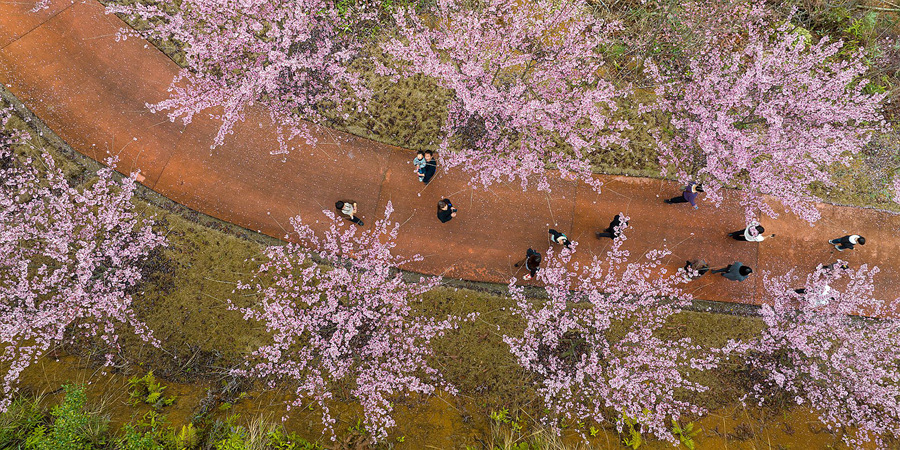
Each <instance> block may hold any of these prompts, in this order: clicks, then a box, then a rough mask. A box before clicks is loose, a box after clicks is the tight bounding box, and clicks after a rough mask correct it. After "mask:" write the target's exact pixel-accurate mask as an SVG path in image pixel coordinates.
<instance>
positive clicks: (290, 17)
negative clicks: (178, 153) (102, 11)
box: [107, 0, 374, 153]
mask: <svg viewBox="0 0 900 450" xmlns="http://www.w3.org/2000/svg"><path fill="white" fill-rule="evenodd" d="M107 12H109V13H119V14H125V15H127V16H132V17H136V18H140V19H142V20H145V21H147V22H148V23H149V24H150V28H149V29H148V30H146V31H144V32H142V34H143V35H144V36H146V37H149V38H157V39H161V40H174V41H175V42H178V43H179V44H181V45H182V46H183V49H184V53H185V60H186V64H187V68H186V69H184V70H182V71H181V73H180V74H179V75H178V76H177V77H176V78H175V80H174V81H173V83H172V86H171V88H170V91H171V92H172V97H171V98H169V99H167V100H163V101H161V102H159V103H157V104H153V105H148V107H149V108H150V109H151V110H152V111H169V119H170V120H172V121H174V120H175V119H176V118H178V117H181V118H182V120H183V121H184V123H185V124H187V123H190V122H191V120H192V118H193V117H194V115H195V114H197V113H200V112H201V111H209V112H210V113H211V114H212V115H213V116H214V117H215V118H217V119H218V120H221V121H222V125H221V127H220V128H219V131H218V134H217V135H216V137H215V141H214V142H213V145H212V148H215V147H216V146H219V145H221V144H222V143H223V142H224V141H225V138H226V136H227V135H228V134H230V133H231V132H232V129H233V128H234V125H235V124H236V123H237V122H238V121H241V120H243V119H244V116H245V112H246V108H247V107H248V106H251V105H253V104H254V103H259V104H261V105H263V106H264V107H265V108H266V110H267V111H268V112H269V114H270V115H271V118H272V120H273V121H274V122H275V123H276V124H278V126H279V130H278V131H279V133H278V137H279V142H280V144H281V145H280V148H279V150H276V151H273V153H286V152H287V151H288V150H289V144H288V140H289V139H291V138H293V137H296V136H298V135H299V136H303V137H306V138H307V140H309V141H310V142H314V140H313V138H312V135H311V134H310V133H309V130H308V129H307V125H306V123H305V122H303V120H302V119H311V120H319V119H320V118H321V116H320V114H319V113H318V108H320V107H321V105H323V104H325V103H329V102H330V103H332V104H337V105H344V104H345V101H354V102H355V101H356V100H358V101H360V102H364V101H365V100H366V99H368V98H369V97H370V96H371V93H370V92H369V91H368V89H366V88H365V86H364V84H363V81H362V79H361V78H360V77H359V76H358V75H357V74H355V73H352V72H350V71H348V70H347V66H348V64H349V62H350V61H351V60H353V59H354V58H355V57H357V55H358V50H359V48H360V45H361V44H360V42H359V40H358V39H356V38H355V36H356V34H355V33H353V27H355V26H356V24H358V23H359V22H360V21H364V20H368V19H371V18H372V17H373V15H374V10H373V8H350V9H342V10H338V9H337V8H336V2H333V1H331V0H274V1H271V0H214V1H210V0H183V1H182V2H180V6H179V7H178V8H171V7H167V6H166V5H165V4H164V3H160V4H155V3H149V4H148V3H141V2H135V3H132V4H127V5H126V4H110V5H108V6H107ZM134 33H135V32H134V31H133V30H130V29H128V30H122V31H121V32H120V37H121V38H123V39H124V38H127V36H128V35H129V34H134ZM355 106H356V107H357V108H361V103H359V104H356V105H355Z"/></svg>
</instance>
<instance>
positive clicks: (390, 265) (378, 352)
mask: <svg viewBox="0 0 900 450" xmlns="http://www.w3.org/2000/svg"><path fill="white" fill-rule="evenodd" d="M392 211H393V207H392V205H391V203H390V202H389V203H388V205H387V209H386V211H385V218H384V219H382V220H379V221H378V222H376V224H375V226H374V228H372V229H369V230H367V231H362V232H360V231H359V229H358V228H357V227H350V228H349V229H345V228H343V227H342V226H341V225H340V223H341V219H339V218H336V217H335V216H334V215H333V214H332V213H331V211H325V215H326V216H328V218H329V219H330V220H331V228H330V229H329V230H328V231H327V232H326V234H325V237H324V239H319V238H318V237H316V235H315V234H314V233H313V231H312V230H311V229H310V228H309V227H308V226H307V225H304V224H302V223H301V222H300V218H299V217H295V218H293V219H292V220H291V223H292V225H293V227H294V229H295V230H296V233H297V235H298V236H297V238H298V239H297V240H296V241H295V242H298V243H288V244H286V245H283V246H273V247H269V248H268V249H267V251H266V255H267V256H268V258H269V261H268V262H266V263H265V264H263V265H262V266H261V267H260V270H259V273H258V274H257V276H256V279H255V280H254V281H252V282H251V283H250V284H244V283H240V284H239V288H240V289H243V290H252V291H256V292H258V293H259V295H260V297H261V298H260V300H259V304H258V305H254V306H251V307H247V308H238V309H240V310H241V311H243V312H244V314H245V317H246V318H247V319H254V320H258V321H260V322H262V323H264V324H265V326H266V328H267V329H268V330H269V331H270V332H271V333H273V336H274V342H273V343H272V344H269V345H266V346H263V347H261V348H259V349H258V350H256V351H255V352H254V353H253V357H252V358H251V360H250V361H249V364H250V366H249V369H248V370H243V369H242V370H239V371H237V373H240V374H244V375H250V376H255V377H260V378H265V379H268V380H269V382H270V383H271V385H272V386H274V385H275V384H276V383H277V382H279V381H287V382H290V383H293V384H294V385H295V386H296V393H297V399H296V400H295V401H294V402H292V405H293V406H298V407H302V406H303V402H304V401H306V400H309V399H311V400H313V401H315V402H316V403H318V405H319V406H320V407H321V408H322V415H323V419H324V422H325V425H326V427H328V428H329V429H331V427H332V426H333V424H334V423H335V418H334V417H332V415H331V413H330V411H329V409H328V404H327V401H329V400H330V399H332V398H333V397H334V392H335V391H336V390H338V389H340V388H341V386H344V385H351V386H352V396H353V397H355V398H357V399H359V401H360V403H361V404H362V407H363V413H364V416H365V426H366V428H367V429H368V430H369V431H370V432H371V434H372V436H373V437H375V438H376V439H382V438H384V437H385V436H386V435H387V429H388V428H390V427H392V426H393V425H394V420H393V419H392V418H391V412H392V411H393V403H392V399H393V398H395V397H397V396H401V395H407V394H406V393H407V392H417V393H421V394H430V393H433V392H434V391H435V389H437V388H440V389H443V390H445V391H446V392H450V393H453V394H455V393H456V390H455V388H453V387H452V386H450V385H449V384H447V383H446V382H445V381H444V380H443V378H442V377H441V375H440V373H439V372H438V371H437V370H436V369H434V368H432V367H431V366H429V364H428V358H429V356H430V355H431V354H432V353H431V348H430V345H429V344H430V342H431V340H432V339H434V338H435V337H437V336H441V335H443V334H444V332H445V331H447V330H451V329H454V328H456V327H457V324H458V323H459V321H460V318H458V317H452V316H451V317H448V318H446V319H444V320H435V319H432V318H426V317H422V316H418V315H416V313H415V311H414V306H415V304H416V303H417V300H416V298H417V297H419V296H421V295H422V294H424V293H425V292H427V291H429V290H430V289H432V288H434V287H435V286H437V285H438V283H439V282H440V278H422V279H421V280H420V281H419V282H417V283H406V282H404V281H403V280H402V278H401V274H400V273H399V271H398V270H397V269H396V267H398V266H399V265H400V264H405V263H407V262H411V261H418V260H421V259H422V258H421V257H420V256H418V255H416V256H413V257H411V258H409V259H402V258H399V257H397V256H394V255H392V254H391V249H392V248H393V247H394V240H395V239H396V237H397V230H398V228H399V225H398V224H396V223H395V224H393V228H390V223H389V218H390V215H391V213H392ZM389 228H390V229H389ZM287 237H288V236H286V238H287ZM310 248H313V249H317V251H318V252H319V255H320V256H321V257H322V258H325V259H326V260H328V261H329V263H330V264H331V266H329V267H323V266H320V265H317V264H314V263H312V262H311V261H312V259H311V258H312V256H313V255H312V253H311V251H310V250H308V249H310ZM332 439H334V437H333V436H332Z"/></svg>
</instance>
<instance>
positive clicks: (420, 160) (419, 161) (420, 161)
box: [413, 150, 426, 181]
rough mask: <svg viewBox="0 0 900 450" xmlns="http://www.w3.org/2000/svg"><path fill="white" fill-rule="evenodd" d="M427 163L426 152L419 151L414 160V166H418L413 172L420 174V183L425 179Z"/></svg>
mask: <svg viewBox="0 0 900 450" xmlns="http://www.w3.org/2000/svg"><path fill="white" fill-rule="evenodd" d="M425 162H426V161H425V152H423V151H421V150H419V151H417V152H416V157H415V158H414V159H413V165H414V166H416V168H415V169H414V170H413V172H415V173H417V174H419V181H423V180H424V179H425Z"/></svg>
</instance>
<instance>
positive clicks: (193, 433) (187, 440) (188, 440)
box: [172, 423, 200, 450]
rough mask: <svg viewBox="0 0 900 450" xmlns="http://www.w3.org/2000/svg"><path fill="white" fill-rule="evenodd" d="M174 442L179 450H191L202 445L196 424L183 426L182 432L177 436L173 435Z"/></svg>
mask: <svg viewBox="0 0 900 450" xmlns="http://www.w3.org/2000/svg"><path fill="white" fill-rule="evenodd" d="M172 442H173V443H174V444H175V447H177V448H178V449H179V450H190V449H194V448H197V446H199V445H200V435H199V434H197V429H196V428H194V424H192V423H189V424H187V425H182V426H181V430H180V431H179V432H178V433H177V434H173V437H172Z"/></svg>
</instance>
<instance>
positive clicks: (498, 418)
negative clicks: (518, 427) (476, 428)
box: [491, 408, 509, 423]
mask: <svg viewBox="0 0 900 450" xmlns="http://www.w3.org/2000/svg"><path fill="white" fill-rule="evenodd" d="M491 420H493V421H494V422H499V423H509V410H508V409H506V408H503V409H501V410H500V411H491Z"/></svg>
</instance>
